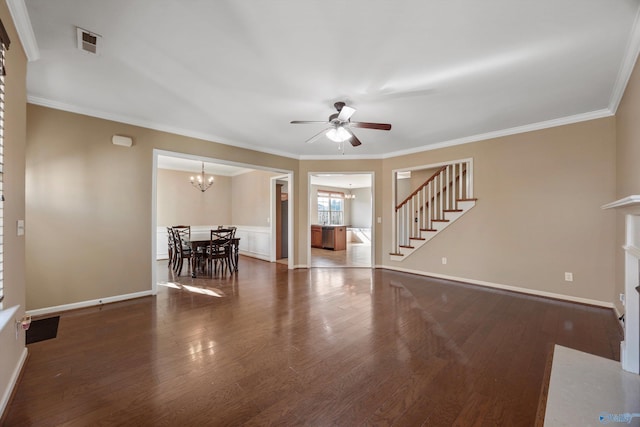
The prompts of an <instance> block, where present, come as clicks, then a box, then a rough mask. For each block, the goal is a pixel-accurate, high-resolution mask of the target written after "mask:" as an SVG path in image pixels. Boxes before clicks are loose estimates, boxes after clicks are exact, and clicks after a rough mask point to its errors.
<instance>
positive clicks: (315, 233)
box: [311, 224, 347, 251]
mask: <svg viewBox="0 0 640 427" xmlns="http://www.w3.org/2000/svg"><path fill="white" fill-rule="evenodd" d="M311 247H312V248H322V249H331V250H334V251H342V250H345V249H346V248H347V226H346V225H319V224H314V225H312V226H311Z"/></svg>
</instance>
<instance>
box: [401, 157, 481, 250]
mask: <svg viewBox="0 0 640 427" xmlns="http://www.w3.org/2000/svg"><path fill="white" fill-rule="evenodd" d="M476 200H477V199H475V198H474V197H473V160H472V159H465V160H458V161H455V162H450V163H446V164H444V165H442V166H441V167H440V168H439V169H438V170H437V171H436V172H435V173H434V174H433V175H432V176H431V177H430V178H429V179H427V180H426V181H425V182H424V183H423V184H422V185H420V186H419V187H418V188H417V189H416V190H415V191H414V192H413V193H411V194H410V195H409V196H408V197H407V198H406V199H404V200H403V201H402V203H400V204H399V205H397V206H396V209H395V215H394V224H395V226H394V235H393V248H394V249H393V252H391V253H390V254H389V255H390V258H391V260H392V261H403V260H405V259H407V258H408V257H409V256H410V255H411V254H413V253H414V252H415V251H417V250H418V249H419V248H420V247H422V245H424V244H425V243H427V242H428V241H429V240H431V239H433V238H434V237H435V236H436V235H438V233H440V232H441V231H442V230H444V229H445V228H447V227H449V226H450V225H451V224H453V222H455V220H457V219H458V218H460V217H461V216H462V215H464V214H465V213H467V212H468V211H469V210H470V209H471V208H473V207H474V206H475V205H476Z"/></svg>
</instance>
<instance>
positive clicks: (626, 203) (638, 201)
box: [600, 195, 640, 209]
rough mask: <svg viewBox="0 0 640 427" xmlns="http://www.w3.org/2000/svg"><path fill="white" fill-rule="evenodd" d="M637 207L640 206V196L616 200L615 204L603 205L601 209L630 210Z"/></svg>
mask: <svg viewBox="0 0 640 427" xmlns="http://www.w3.org/2000/svg"><path fill="white" fill-rule="evenodd" d="M635 205H638V206H640V195H633V196H627V197H625V198H622V199H619V200H616V201H615V202H611V203H607V204H606V205H602V206H601V207H600V209H617V208H629V207H633V206H635Z"/></svg>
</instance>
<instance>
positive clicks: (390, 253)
mask: <svg viewBox="0 0 640 427" xmlns="http://www.w3.org/2000/svg"><path fill="white" fill-rule="evenodd" d="M389 255H395V256H404V254H401V253H394V252H389Z"/></svg>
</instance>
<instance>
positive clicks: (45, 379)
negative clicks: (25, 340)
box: [5, 257, 622, 426]
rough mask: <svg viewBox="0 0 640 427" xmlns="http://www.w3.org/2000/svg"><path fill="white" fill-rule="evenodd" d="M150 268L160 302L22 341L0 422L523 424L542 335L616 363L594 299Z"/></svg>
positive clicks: (75, 316)
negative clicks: (23, 352) (25, 346)
mask: <svg viewBox="0 0 640 427" xmlns="http://www.w3.org/2000/svg"><path fill="white" fill-rule="evenodd" d="M158 271H159V277H160V278H161V279H162V278H163V277H162V276H163V275H164V280H168V281H169V282H170V283H168V285H169V286H166V285H165V286H160V287H159V292H158V295H157V296H156V297H147V298H140V299H136V300H130V301H126V302H121V303H114V304H109V305H105V306H102V307H95V308H89V309H82V310H76V311H71V312H65V313H62V315H61V317H60V325H59V330H58V336H57V338H55V339H51V340H47V341H42V342H39V343H34V344H30V345H29V353H30V357H29V359H28V361H27V364H26V367H25V370H24V373H23V376H22V379H21V381H20V383H19V385H18V387H17V390H16V393H15V396H14V398H13V401H12V402H11V403H10V405H9V407H8V409H7V413H6V414H5V415H6V420H5V421H6V425H7V426H31V425H35V426H53V425H65V426H89V425H91V426H94V425H140V426H146V425H152V426H192V425H197V426H204V425H213V426H217V425H233V426H237V425H278V426H280V425H312V426H325V425H339V426H353V425H398V426H414V425H417V426H420V425H428V426H450V425H460V426H471V425H488V426H494V425H506V426H531V425H533V424H534V423H535V418H536V410H537V407H538V400H539V396H540V391H541V389H542V386H543V377H544V375H545V364H546V362H547V360H548V355H549V352H550V351H551V348H552V346H553V344H554V343H558V344H561V345H563V346H566V347H571V348H575V349H578V350H582V351H586V352H589V353H593V354H597V355H599V356H603V357H607V358H612V359H618V357H619V354H618V353H619V341H620V340H621V338H622V336H621V330H620V327H619V325H618V323H617V320H616V318H615V315H614V314H613V312H612V311H611V310H607V309H602V308H595V307H589V306H585V305H578V304H571V303H565V302H559V301H554V300H549V299H543V298H538V297H531V296H525V295H520V294H515V293H509V292H503V291H497V290H490V289H483V288H479V287H474V286H470V285H464V284H459V283H453V282H447V281H444V280H437V279H428V278H424V277H419V276H414V275H410V274H403V273H396V272H391V271H386V270H370V269H362V268H354V269H345V268H341V269H327V268H313V269H309V270H295V271H288V270H287V269H286V266H283V265H281V264H277V263H273V264H270V263H267V262H264V261H259V260H254V259H251V258H245V257H242V258H241V260H240V271H239V272H238V274H237V275H234V276H231V277H230V278H229V277H227V278H214V279H204V278H198V279H191V278H190V277H189V276H188V275H187V272H186V271H184V272H183V276H181V277H179V278H175V277H172V275H170V274H169V275H168V274H167V272H168V270H167V267H166V262H162V263H159V264H158ZM172 286H173V287H172Z"/></svg>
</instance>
